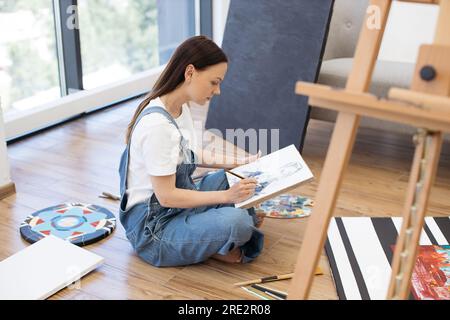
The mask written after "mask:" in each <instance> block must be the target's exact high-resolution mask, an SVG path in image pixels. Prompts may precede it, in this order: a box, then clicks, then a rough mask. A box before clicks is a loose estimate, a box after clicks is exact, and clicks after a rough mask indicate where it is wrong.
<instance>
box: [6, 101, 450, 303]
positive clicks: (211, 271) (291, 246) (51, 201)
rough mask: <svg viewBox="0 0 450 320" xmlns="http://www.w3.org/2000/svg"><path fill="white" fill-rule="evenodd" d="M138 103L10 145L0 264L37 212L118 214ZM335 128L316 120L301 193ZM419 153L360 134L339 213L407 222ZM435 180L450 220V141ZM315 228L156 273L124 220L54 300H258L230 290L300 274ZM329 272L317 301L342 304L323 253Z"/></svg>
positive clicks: (310, 190) (434, 204) (295, 229)
mask: <svg viewBox="0 0 450 320" xmlns="http://www.w3.org/2000/svg"><path fill="white" fill-rule="evenodd" d="M136 105H137V101H130V102H127V103H123V104H121V105H117V106H114V107H111V108H109V109H106V110H103V111H100V112H97V113H95V114H92V115H90V116H87V117H83V118H80V119H78V120H75V121H72V122H69V123H66V124H64V125H61V126H58V127H55V128H52V129H50V130H47V131H45V132H43V133H40V134H37V135H34V136H32V137H30V138H27V139H25V140H21V141H19V142H16V143H13V144H11V145H9V146H8V152H9V159H10V165H11V171H12V179H13V181H14V182H15V183H16V188H17V193H16V194H15V195H12V196H10V197H8V198H6V199H3V200H2V201H0V213H1V219H0V260H3V259H5V258H7V257H8V256H10V255H12V254H14V253H16V252H17V251H19V250H21V249H23V248H25V247H26V246H27V245H28V243H26V242H25V241H23V240H22V239H21V237H20V234H19V225H20V223H21V221H22V220H23V219H24V218H25V217H26V216H27V215H28V214H30V213H32V212H33V211H36V210H38V209H42V208H45V207H48V206H52V205H55V204H58V203H62V202H74V201H75V202H78V201H79V202H85V203H94V204H98V205H100V206H105V207H107V208H109V209H110V210H112V211H113V212H114V213H115V214H117V208H118V204H117V202H114V201H111V200H105V199H101V198H98V195H99V194H100V193H101V192H102V191H109V192H112V193H116V194H117V193H118V183H119V177H118V173H117V167H118V163H119V157H120V154H121V152H122V149H123V147H124V144H123V137H124V135H123V133H124V130H125V128H126V125H127V123H128V121H129V119H130V118H131V115H132V113H133V112H134V109H135V107H136ZM192 111H193V116H194V119H195V120H201V121H203V120H204V119H205V115H206V110H205V109H202V108H199V107H194V108H193V110H192ZM331 131H332V125H331V124H330V123H325V122H320V121H314V120H311V122H310V125H309V128H308V134H307V136H306V141H305V148H304V151H303V156H304V158H305V160H306V162H307V163H308V164H309V166H310V168H311V170H312V171H313V173H314V175H315V177H316V179H315V181H313V182H311V183H309V184H307V185H304V186H302V187H300V188H298V189H297V190H296V192H298V193H299V194H303V195H307V196H311V197H314V195H315V192H316V189H317V185H318V181H319V178H320V171H321V168H322V165H323V160H324V157H325V154H326V149H327V146H328V142H329V139H330V136H331ZM412 156H413V144H412V141H411V138H410V137H408V136H402V135H395V134H391V133H383V132H378V131H376V130H369V129H361V130H360V131H359V135H358V138H357V141H356V145H355V149H354V154H353V156H352V158H351V163H350V166H349V169H348V171H347V174H346V176H345V182H344V183H343V186H342V189H341V193H340V197H339V200H338V203H337V208H336V215H339V216H398V215H400V214H401V208H402V203H403V200H404V193H405V188H406V184H407V181H408V171H409V168H410V165H411V159H412ZM437 175H438V177H437V180H436V183H435V186H434V187H433V189H432V194H431V199H430V206H429V211H428V214H429V215H436V216H442V215H446V214H449V213H450V145H449V144H448V143H446V144H445V145H444V147H443V154H442V157H441V162H440V166H439V170H438V174H437ZM307 221H308V219H298V220H280V219H266V221H265V222H264V225H263V227H262V230H263V231H264V232H265V236H266V238H265V239H266V241H265V245H264V251H263V253H262V254H261V256H260V257H258V258H257V259H256V260H255V261H254V262H252V263H249V264H245V265H229V264H225V263H222V262H219V261H215V260H209V261H206V262H205V263H202V264H198V265H192V266H187V267H177V268H155V267H152V266H150V265H148V264H146V263H145V262H143V261H141V260H140V259H139V258H138V257H137V256H136V255H135V254H134V253H133V251H132V248H131V246H130V245H129V243H128V241H127V239H126V238H125V235H124V230H123V228H122V226H121V225H120V223H119V224H118V227H117V229H116V230H115V231H114V233H113V234H112V235H111V236H110V237H108V238H107V239H104V240H102V241H100V242H98V243H96V244H92V245H89V246H87V247H85V248H86V249H88V250H91V251H92V252H94V253H96V254H99V255H101V256H103V257H104V258H105V264H104V265H103V266H102V267H100V268H99V269H98V270H96V271H95V272H92V273H91V274H89V275H87V276H86V277H84V278H83V279H82V280H81V283H79V285H77V286H75V287H73V288H71V289H64V290H62V291H60V292H59V293H57V294H55V295H54V296H52V297H51V299H254V297H253V296H251V295H249V294H248V293H246V292H245V291H243V290H242V289H240V288H235V287H233V286H232V283H234V282H237V281H243V280H247V279H253V278H258V277H261V276H267V275H271V274H279V273H288V272H292V271H293V269H294V263H295V260H296V257H297V253H298V251H299V248H300V246H301V243H302V236H303V234H304V231H305V227H306V223H307ZM321 266H322V268H323V269H324V272H325V274H324V275H322V276H316V278H315V281H314V285H313V290H312V294H311V298H312V299H337V295H336V290H335V288H334V284H333V282H332V279H331V276H330V270H329V266H328V262H327V259H326V257H325V256H324V255H323V256H322V259H321ZM30 267H32V266H30ZM288 285H289V280H283V281H278V282H276V283H273V284H271V286H272V287H275V288H278V289H282V290H287V288H288Z"/></svg>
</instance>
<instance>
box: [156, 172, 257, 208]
mask: <svg viewBox="0 0 450 320" xmlns="http://www.w3.org/2000/svg"><path fill="white" fill-rule="evenodd" d="M175 179H176V176H175V174H173V175H170V176H151V181H152V185H153V189H154V192H155V194H156V198H157V199H158V201H159V203H160V204H161V205H162V206H163V207H167V208H196V207H202V206H208V205H214V204H223V203H239V202H242V201H244V200H246V199H248V198H250V197H251V196H253V194H254V193H255V188H256V179H254V178H250V179H242V180H241V181H239V183H236V184H234V185H233V186H232V187H231V188H229V189H228V190H222V191H196V190H188V189H180V188H177V187H176V186H175Z"/></svg>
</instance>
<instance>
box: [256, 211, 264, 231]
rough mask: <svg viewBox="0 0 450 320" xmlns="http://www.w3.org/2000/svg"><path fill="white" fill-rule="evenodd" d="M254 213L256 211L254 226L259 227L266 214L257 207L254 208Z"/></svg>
mask: <svg viewBox="0 0 450 320" xmlns="http://www.w3.org/2000/svg"><path fill="white" fill-rule="evenodd" d="M255 213H256V221H257V222H256V225H255V227H256V228H261V226H262V224H263V222H264V218H265V216H266V214H265V213H264V211H261V210H259V209H258V208H255Z"/></svg>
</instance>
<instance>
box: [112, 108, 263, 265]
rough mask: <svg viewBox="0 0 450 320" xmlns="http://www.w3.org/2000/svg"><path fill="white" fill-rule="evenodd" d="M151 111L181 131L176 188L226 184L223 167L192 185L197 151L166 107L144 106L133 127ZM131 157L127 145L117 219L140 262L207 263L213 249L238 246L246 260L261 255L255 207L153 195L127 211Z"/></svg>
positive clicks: (222, 251)
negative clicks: (183, 204)
mask: <svg viewBox="0 0 450 320" xmlns="http://www.w3.org/2000/svg"><path fill="white" fill-rule="evenodd" d="M150 113H160V114H162V115H164V116H165V117H166V118H167V119H168V120H169V121H170V122H171V123H172V124H173V125H174V126H175V127H176V128H177V129H178V131H179V132H180V136H181V139H180V152H181V153H182V154H183V161H182V163H181V164H179V165H178V166H177V169H176V187H177V188H182V189H191V190H198V191H218V190H226V189H228V188H229V185H228V181H227V179H226V175H225V172H224V170H219V171H217V172H215V173H213V174H209V175H207V176H206V177H204V178H203V179H202V180H201V181H200V183H198V184H197V185H196V184H195V183H194V181H193V180H192V178H191V175H192V173H193V172H194V170H195V169H196V164H195V154H194V152H193V151H192V150H190V149H189V148H188V146H187V143H186V140H185V139H184V138H183V135H182V134H181V131H180V130H179V128H178V125H177V123H176V122H175V120H174V119H173V117H172V116H171V115H170V114H169V113H168V112H167V111H166V110H165V109H164V108H162V107H147V108H146V109H145V110H144V111H143V112H142V113H141V114H140V116H139V117H138V119H137V121H136V123H135V125H134V127H133V130H134V128H135V127H136V125H137V123H138V122H139V121H140V120H141V119H142V118H143V117H144V116H146V115H148V114H150ZM132 133H133V131H132V132H131V134H132ZM130 140H131V139H130ZM155 152H156V151H155ZM129 155H130V143H128V144H127V146H126V148H125V150H124V152H123V154H122V157H121V160H120V166H119V174H120V196H121V201H120V221H121V223H122V225H123V227H124V228H125V231H126V236H127V238H128V239H129V240H130V243H131V245H132V246H133V248H134V250H135V251H136V253H137V254H138V256H139V257H141V258H142V259H143V260H145V261H147V262H148V263H150V264H152V265H154V266H158V267H159V266H179V265H188V264H193V263H198V262H202V261H205V260H206V259H208V258H209V257H211V256H212V255H214V254H217V253H218V254H221V255H226V254H228V252H229V251H230V250H231V249H233V248H234V247H236V246H238V247H240V248H241V250H242V252H243V258H242V262H244V263H245V262H249V261H251V260H253V259H254V258H256V257H257V256H258V255H259V254H260V253H261V251H262V248H263V241H264V235H263V234H262V233H261V231H260V230H258V229H257V228H255V223H256V216H255V210H254V209H253V208H251V209H248V210H246V209H238V208H235V207H234V205H233V204H226V205H216V206H205V207H201V208H190V209H182V208H165V207H163V206H161V205H160V204H159V201H158V199H157V198H156V196H155V194H154V193H153V194H152V195H149V198H148V199H147V200H146V201H145V202H142V203H138V204H136V205H134V206H133V207H131V208H129V209H128V210H126V204H127V194H126V189H127V175H128V161H129Z"/></svg>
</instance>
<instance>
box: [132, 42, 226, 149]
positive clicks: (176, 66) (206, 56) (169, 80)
mask: <svg viewBox="0 0 450 320" xmlns="http://www.w3.org/2000/svg"><path fill="white" fill-rule="evenodd" d="M221 62H228V58H227V56H226V55H225V53H224V52H223V51H222V49H221V48H219V47H218V46H217V44H215V43H214V42H213V41H212V40H210V39H209V38H207V37H205V36H195V37H191V38H189V39H187V40H185V41H184V42H183V43H182V44H180V45H179V46H178V48H177V49H176V50H175V52H174V53H173V55H172V57H171V58H170V60H169V62H168V63H167V66H166V67H165V68H164V70H163V72H162V73H161V75H160V76H159V78H158V80H157V81H156V83H155V85H154V86H153V89H152V91H151V92H150V93H149V94H147V95H146V96H145V98H144V100H142V102H141V103H140V104H139V106H138V107H137V109H136V111H135V113H134V115H133V118H132V119H131V122H130V124H129V125H128V128H127V133H126V138H125V141H126V142H127V143H128V142H129V141H130V138H131V131H132V129H133V126H134V124H135V123H136V120H137V119H138V117H139V115H140V113H141V112H142V110H144V109H145V107H146V106H147V105H148V104H149V103H150V101H151V100H153V99H155V98H158V97H160V96H163V95H165V94H167V93H169V92H171V91H173V90H175V89H176V88H177V87H178V86H179V85H180V84H181V83H183V82H184V73H185V70H186V67H187V66H188V65H189V64H192V65H193V66H194V67H195V68H196V69H197V70H204V69H206V68H208V67H209V66H212V65H215V64H218V63H221Z"/></svg>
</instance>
